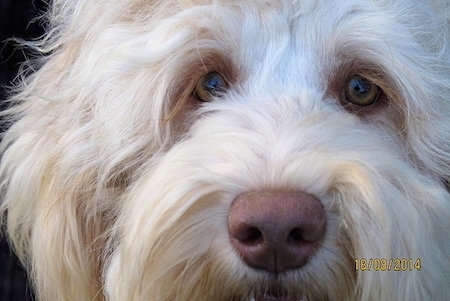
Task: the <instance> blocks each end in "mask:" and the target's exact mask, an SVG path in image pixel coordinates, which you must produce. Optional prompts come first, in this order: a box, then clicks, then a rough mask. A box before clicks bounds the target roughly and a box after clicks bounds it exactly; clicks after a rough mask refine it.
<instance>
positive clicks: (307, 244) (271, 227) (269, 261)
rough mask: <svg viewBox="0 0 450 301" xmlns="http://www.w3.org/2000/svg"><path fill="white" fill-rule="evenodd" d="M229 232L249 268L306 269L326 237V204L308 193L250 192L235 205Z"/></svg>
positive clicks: (239, 198) (274, 271)
mask: <svg viewBox="0 0 450 301" xmlns="http://www.w3.org/2000/svg"><path fill="white" fill-rule="evenodd" d="M228 231H229V235H230V241H231V244H232V246H233V247H234V249H235V250H236V251H237V252H238V253H239V254H240V256H241V257H242V259H243V260H244V261H245V262H246V263H247V265H248V266H250V267H252V268H255V269H261V270H266V271H268V272H271V273H275V274H277V273H281V272H283V271H287V270H292V269H297V268H300V267H302V266H303V265H305V264H306V263H307V261H308V259H309V258H310V257H311V255H313V254H314V252H315V251H316V250H317V248H318V247H319V243H320V241H321V239H322V238H323V236H324V233H325V211H324V209H323V206H322V203H321V202H320V201H319V200H318V199H317V198H315V197H313V196H312V195H309V194H305V193H291V192H249V193H245V194H242V195H240V196H239V197H237V198H236V199H235V200H234V202H233V203H232V205H231V208H230V213H229V217H228Z"/></svg>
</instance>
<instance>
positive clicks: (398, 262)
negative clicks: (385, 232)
mask: <svg viewBox="0 0 450 301" xmlns="http://www.w3.org/2000/svg"><path fill="white" fill-rule="evenodd" d="M354 263H355V270H356V271H383V272H384V271H398V272H402V271H403V272H404V271H413V270H416V271H420V269H421V268H422V263H421V260H420V258H417V259H412V258H368V259H366V258H357V259H355V261H354Z"/></svg>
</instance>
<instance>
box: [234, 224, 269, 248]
mask: <svg viewBox="0 0 450 301" xmlns="http://www.w3.org/2000/svg"><path fill="white" fill-rule="evenodd" d="M234 238H236V239H237V240H239V241H240V242H241V243H243V244H245V245H257V244H262V243H263V242H264V237H263V234H262V233H261V231H260V230H259V229H258V228H256V227H252V226H247V227H244V228H243V229H241V230H240V231H239V233H236V234H235V235H234Z"/></svg>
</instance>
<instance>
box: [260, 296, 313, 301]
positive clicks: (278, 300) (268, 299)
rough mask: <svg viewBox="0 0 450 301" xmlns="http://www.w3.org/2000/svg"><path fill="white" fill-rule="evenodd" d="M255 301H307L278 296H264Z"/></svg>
mask: <svg viewBox="0 0 450 301" xmlns="http://www.w3.org/2000/svg"><path fill="white" fill-rule="evenodd" d="M255 301H306V300H305V299H303V298H302V299H297V298H290V297H277V296H270V295H266V296H262V297H260V298H257V299H255Z"/></svg>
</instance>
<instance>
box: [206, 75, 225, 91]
mask: <svg viewBox="0 0 450 301" xmlns="http://www.w3.org/2000/svg"><path fill="white" fill-rule="evenodd" d="M203 87H204V88H205V90H206V91H208V92H210V93H211V94H215V93H217V92H221V91H222V90H223V87H224V82H223V79H222V77H221V76H220V75H218V74H216V73H212V74H208V75H206V77H205V81H204V82H203Z"/></svg>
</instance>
